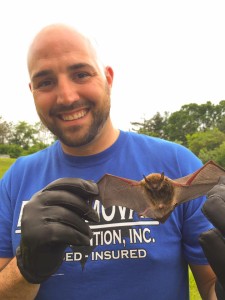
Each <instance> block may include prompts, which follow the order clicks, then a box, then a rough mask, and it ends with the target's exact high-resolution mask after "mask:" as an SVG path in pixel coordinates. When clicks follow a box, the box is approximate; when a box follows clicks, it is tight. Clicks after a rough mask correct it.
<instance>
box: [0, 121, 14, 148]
mask: <svg viewBox="0 0 225 300" xmlns="http://www.w3.org/2000/svg"><path fill="white" fill-rule="evenodd" d="M11 132H12V123H7V122H6V121H4V120H3V118H2V117H1V116H0V144H6V143H8V140H9V139H10V136H11Z"/></svg>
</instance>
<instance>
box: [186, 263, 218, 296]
mask: <svg viewBox="0 0 225 300" xmlns="http://www.w3.org/2000/svg"><path fill="white" fill-rule="evenodd" d="M190 269H191V271H192V273H193V276H194V279H195V282H196V285H197V287H198V291H199V293H200V295H201V297H202V299H203V300H216V299H217V297H216V294H215V281H216V276H215V274H214V272H213V270H212V268H211V267H210V266H209V265H190Z"/></svg>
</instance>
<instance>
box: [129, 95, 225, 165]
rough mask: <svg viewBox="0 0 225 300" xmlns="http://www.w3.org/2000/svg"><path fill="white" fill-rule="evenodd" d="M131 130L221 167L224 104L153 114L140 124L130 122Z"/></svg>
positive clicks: (224, 153)
mask: <svg viewBox="0 0 225 300" xmlns="http://www.w3.org/2000/svg"><path fill="white" fill-rule="evenodd" d="M131 124H132V126H133V128H132V130H134V131H136V132H138V133H143V134H147V135H151V136H155V137H160V138H164V139H166V140H170V141H174V142H177V143H180V144H182V145H184V146H186V147H187V148H189V149H190V150H191V151H193V152H194V153H195V154H196V155H197V156H198V157H199V158H200V159H201V160H202V161H203V163H206V162H207V161H208V160H214V161H215V162H217V163H218V164H220V165H221V166H223V167H225V100H222V101H220V102H219V104H216V105H215V104H213V103H211V101H207V102H206V103H204V104H196V103H190V104H186V105H183V106H182V107H181V108H180V110H178V111H175V112H173V113H169V112H164V113H163V114H160V113H159V112H157V113H156V114H155V115H154V116H153V117H152V118H150V119H148V120H146V119H144V120H143V122H131Z"/></svg>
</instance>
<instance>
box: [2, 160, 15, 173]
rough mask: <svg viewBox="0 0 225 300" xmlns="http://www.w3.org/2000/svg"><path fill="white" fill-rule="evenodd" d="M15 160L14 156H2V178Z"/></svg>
mask: <svg viewBox="0 0 225 300" xmlns="http://www.w3.org/2000/svg"><path fill="white" fill-rule="evenodd" d="M14 161H15V159H14V158H0V178H1V177H2V175H3V174H4V173H5V171H6V170H8V168H9V167H10V166H11V164H12V163H13V162H14Z"/></svg>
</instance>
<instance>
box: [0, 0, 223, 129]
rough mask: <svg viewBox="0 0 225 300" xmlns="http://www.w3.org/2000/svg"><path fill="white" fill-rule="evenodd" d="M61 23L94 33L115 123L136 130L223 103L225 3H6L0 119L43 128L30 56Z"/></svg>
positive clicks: (0, 32) (0, 35)
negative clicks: (160, 116)
mask: <svg viewBox="0 0 225 300" xmlns="http://www.w3.org/2000/svg"><path fill="white" fill-rule="evenodd" d="M55 22H64V23H68V24H70V25H74V26H75V27H77V28H78V29H81V30H85V31H88V32H89V33H91V34H92V35H93V36H94V37H95V38H96V39H97V41H98V43H99V44H100V45H101V47H102V49H103V51H104V54H105V58H106V59H107V61H108V63H109V64H110V65H111V66H112V67H113V69H114V73H115V79H114V86H113V92H112V114H111V115H112V119H113V120H114V123H115V124H116V126H117V127H118V128H120V129H129V128H131V125H130V122H132V121H139V120H142V119H143V118H151V117H152V116H153V115H154V114H155V113H156V112H158V111H159V112H160V113H164V112H165V111H169V112H173V111H176V110H178V109H180V107H181V106H182V105H184V104H189V103H193V102H195V103H198V104H201V103H205V102H206V101H211V102H213V103H215V104H217V103H218V102H219V101H221V100H224V99H225V42H224V41H225V1H217V0H188V1H182V0H120V1H116V0H115V1H113V0H79V1H77V0H61V1H59V0H39V1H34V0H19V1H18V0H14V1H13V0H7V1H1V2H0V42H1V44H0V45H1V47H0V76H1V77H0V82H1V93H0V95H1V97H0V116H2V117H3V119H5V120H7V121H12V122H18V121H27V122H28V123H34V122H36V121H38V120H39V119H38V116H37V114H36V111H35V108H34V104H33V99H32V95H31V93H30V91H29V89H28V82H29V79H28V74H27V69H26V54H27V49H28V46H29V44H30V42H31V40H32V38H33V37H34V35H35V34H36V32H37V31H39V30H40V29H41V28H42V27H43V26H46V25H48V24H51V23H55Z"/></svg>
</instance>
